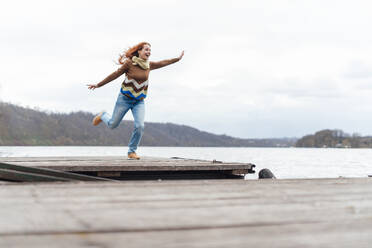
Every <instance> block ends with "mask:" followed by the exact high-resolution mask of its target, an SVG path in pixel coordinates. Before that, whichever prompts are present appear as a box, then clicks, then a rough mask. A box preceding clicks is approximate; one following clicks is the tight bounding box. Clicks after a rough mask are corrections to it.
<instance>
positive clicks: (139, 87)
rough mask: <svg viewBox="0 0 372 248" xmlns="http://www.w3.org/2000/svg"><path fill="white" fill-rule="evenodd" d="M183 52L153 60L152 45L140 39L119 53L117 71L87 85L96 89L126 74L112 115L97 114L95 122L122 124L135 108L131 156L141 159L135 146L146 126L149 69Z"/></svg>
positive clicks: (111, 126) (108, 124)
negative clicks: (145, 102)
mask: <svg viewBox="0 0 372 248" xmlns="http://www.w3.org/2000/svg"><path fill="white" fill-rule="evenodd" d="M183 54H184V52H182V53H181V55H180V56H179V57H177V58H174V59H168V60H162V61H159V62H152V61H149V57H150V55H151V45H150V44H149V43H147V42H141V43H139V44H137V45H135V46H133V47H131V48H129V49H128V50H127V51H126V52H125V53H124V54H123V55H121V56H120V57H119V63H120V64H121V67H120V68H119V69H118V70H117V71H115V72H113V73H111V74H110V75H109V76H107V77H106V78H105V79H103V80H102V81H101V82H99V83H98V84H88V89H90V90H94V89H95V88H99V87H102V86H103V85H105V84H107V83H109V82H111V81H112V80H114V79H116V78H118V77H119V76H121V75H123V74H125V79H124V81H123V83H122V85H121V89H120V93H119V96H118V99H117V101H116V105H115V108H114V111H113V114H112V116H110V115H109V114H108V113H106V112H102V113H100V114H98V115H97V116H96V117H94V119H93V125H95V126H96V125H98V124H99V123H101V122H104V123H105V124H106V125H107V126H108V127H109V128H111V129H113V128H115V127H117V126H118V125H119V124H120V122H121V120H122V119H123V117H124V115H125V114H126V113H127V112H128V110H132V114H133V118H134V130H133V133H132V137H131V138H130V141H129V145H128V147H129V150H128V158H129V159H140V157H139V156H138V155H137V154H136V150H137V146H138V144H139V142H140V141H141V137H142V134H143V130H144V120H145V104H144V99H145V98H146V95H147V88H148V77H149V73H150V71H151V70H155V69H158V68H161V67H163V66H167V65H170V64H173V63H175V62H178V61H179V60H180V59H181V58H182V57H183Z"/></svg>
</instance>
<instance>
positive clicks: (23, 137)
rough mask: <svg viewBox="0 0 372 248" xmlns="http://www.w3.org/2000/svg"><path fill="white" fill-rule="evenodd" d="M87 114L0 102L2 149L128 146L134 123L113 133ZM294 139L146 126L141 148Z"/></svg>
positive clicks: (274, 144) (275, 143)
mask: <svg viewBox="0 0 372 248" xmlns="http://www.w3.org/2000/svg"><path fill="white" fill-rule="evenodd" d="M93 117H94V115H93V114H92V113H87V112H73V113H69V114H64V113H46V112H42V111H38V110H34V109H29V108H24V107H20V106H16V105H13V104H9V103H1V102H0V145H9V146H13V145H57V146H58V145H65V146H66V145H67V146H68V145H76V146H80V145H102V146H105V145H110V146H111V145H125V146H126V145H127V144H128V141H129V138H130V135H131V132H132V129H133V122H132V121H123V122H122V123H121V124H120V126H119V127H118V128H116V129H114V130H110V129H108V128H107V127H105V125H102V124H101V125H99V126H96V127H95V126H93V125H92V124H91V121H92V119H93ZM295 142H296V140H295V139H286V138H284V139H239V138H233V137H230V136H226V135H215V134H212V133H208V132H203V131H199V130H197V129H195V128H192V127H189V126H185V125H176V124H172V123H151V122H147V123H145V133H144V136H143V138H142V141H141V145H142V146H204V147H206V146H224V147H278V146H280V147H286V146H293V145H294V144H295Z"/></svg>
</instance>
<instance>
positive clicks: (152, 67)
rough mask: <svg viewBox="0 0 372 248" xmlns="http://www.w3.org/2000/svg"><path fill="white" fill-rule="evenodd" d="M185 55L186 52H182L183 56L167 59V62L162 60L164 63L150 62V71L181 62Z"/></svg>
mask: <svg viewBox="0 0 372 248" xmlns="http://www.w3.org/2000/svg"><path fill="white" fill-rule="evenodd" d="M184 54H185V52H184V51H182V53H181V55H180V56H178V57H177V58H174V59H166V60H162V61H158V62H150V70H155V69H159V68H162V67H164V66H167V65H170V64H173V63H176V62H178V61H180V60H181V59H182V57H183V55H184Z"/></svg>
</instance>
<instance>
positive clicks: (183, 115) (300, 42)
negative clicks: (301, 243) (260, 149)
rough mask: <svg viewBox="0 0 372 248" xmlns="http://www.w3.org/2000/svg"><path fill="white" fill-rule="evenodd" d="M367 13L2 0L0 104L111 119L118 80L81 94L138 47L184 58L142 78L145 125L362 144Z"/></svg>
mask: <svg viewBox="0 0 372 248" xmlns="http://www.w3.org/2000/svg"><path fill="white" fill-rule="evenodd" d="M371 11H372V2H371V1H362V0H354V1H342V0H337V1H336V0H335V1H333V0H311V1H305V0H302V1H300V0H298V1H297V0H287V1H284V0H253V1H234V0H229V1H216V0H214V1H200V0H199V1H194V0H188V1H174V0H169V1H162V0H156V1H144V0H142V1H134V0H132V1H123V0H121V1H110V0H105V1H92V0H89V1H77V0H74V1H66V0H65V1H50V0H48V1H40V0H33V1H26V0H23V1H17V0H13V1H5V2H4V3H2V4H1V8H0V75H1V77H0V99H1V100H2V101H6V102H11V103H15V104H19V105H22V106H30V107H37V108H40V109H42V110H48V111H58V112H70V111H79V110H83V111H89V112H93V113H97V112H100V111H101V110H106V111H108V112H111V111H112V110H113V107H114V104H115V101H116V97H117V95H118V93H119V89H120V85H121V82H122V80H123V77H121V78H119V79H117V80H115V81H113V82H111V83H110V84H108V85H105V86H104V87H102V88H99V89H97V90H95V91H88V90H87V87H86V84H87V83H97V82H99V81H100V80H102V79H103V78H105V77H106V76H107V75H108V74H110V73H111V72H113V71H115V70H116V69H117V67H118V66H117V65H116V64H115V63H114V61H115V60H116V59H117V57H118V54H119V53H121V52H122V51H123V50H124V49H125V48H127V47H128V46H131V45H134V44H136V43H138V42H140V41H148V42H150V43H151V45H152V55H151V58H150V59H151V60H153V61H157V60H162V59H167V58H173V57H176V56H178V55H179V54H180V53H181V51H182V50H185V56H184V58H183V59H182V60H181V61H180V62H178V63H176V64H173V65H170V66H168V67H165V68H163V69H160V70H155V71H152V72H151V73H150V86H149V92H148V97H147V99H146V100H145V101H146V121H148V122H172V123H177V124H185V125H190V126H193V127H196V128H198V129H201V130H204V131H209V132H213V133H216V134H227V135H232V136H236V137H242V138H265V137H285V136H286V137H301V136H303V135H306V134H310V133H314V132H315V131H318V130H321V129H325V128H331V129H333V128H339V129H343V130H344V131H346V132H349V133H353V132H358V133H361V134H363V135H370V134H372V32H371V28H370V25H371V23H372V15H371ZM125 119H132V117H131V114H128V115H127V116H126V117H125ZM88 125H89V124H88Z"/></svg>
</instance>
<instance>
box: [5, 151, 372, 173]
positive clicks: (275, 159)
mask: <svg viewBox="0 0 372 248" xmlns="http://www.w3.org/2000/svg"><path fill="white" fill-rule="evenodd" d="M126 151H127V148H126V147H116V146H109V147H107V146H104V147H103V146H75V147H74V146H0V157H39V156H43V157H44V156H123V159H126ZM137 152H138V154H139V155H141V156H154V157H166V158H170V157H182V158H194V159H206V160H213V159H216V160H220V161H223V162H245V163H253V164H255V165H256V172H257V173H256V174H254V175H248V176H247V177H246V178H247V179H251V178H257V174H258V171H259V170H260V169H263V168H268V169H270V170H271V171H272V172H273V173H274V175H275V176H276V177H277V178H329V177H340V176H341V177H366V176H368V175H372V149H331V148H324V149H322V148H246V147H244V148H236V147H234V148H226V147H218V148H216V147H140V148H139V149H138V151H137Z"/></svg>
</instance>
